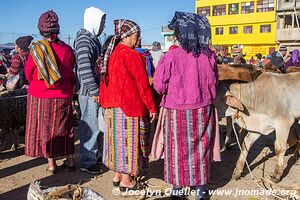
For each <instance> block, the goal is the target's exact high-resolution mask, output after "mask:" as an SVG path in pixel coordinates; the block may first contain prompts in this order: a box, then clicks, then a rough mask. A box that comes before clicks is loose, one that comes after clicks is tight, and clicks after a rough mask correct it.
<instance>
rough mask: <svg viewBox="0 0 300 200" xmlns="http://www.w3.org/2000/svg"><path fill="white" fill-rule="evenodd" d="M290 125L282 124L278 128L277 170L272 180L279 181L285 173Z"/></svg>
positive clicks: (276, 143)
mask: <svg viewBox="0 0 300 200" xmlns="http://www.w3.org/2000/svg"><path fill="white" fill-rule="evenodd" d="M289 130H290V126H281V127H278V128H277V129H276V140H275V144H274V146H275V153H276V156H277V158H278V161H277V164H276V166H275V171H274V174H273V176H272V181H273V182H275V183H278V182H279V181H280V178H281V176H282V173H283V165H284V162H283V161H284V154H285V152H286V148H287V140H288V135H289Z"/></svg>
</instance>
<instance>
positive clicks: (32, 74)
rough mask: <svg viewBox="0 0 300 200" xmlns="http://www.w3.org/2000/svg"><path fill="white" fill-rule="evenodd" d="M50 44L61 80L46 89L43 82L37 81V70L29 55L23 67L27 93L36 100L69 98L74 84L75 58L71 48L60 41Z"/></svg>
mask: <svg viewBox="0 0 300 200" xmlns="http://www.w3.org/2000/svg"><path fill="white" fill-rule="evenodd" d="M50 44H51V47H52V49H53V52H54V55H55V58H56V62H57V65H58V70H59V72H60V75H61V78H60V79H59V80H58V81H57V82H56V83H54V84H53V85H51V86H50V87H49V88H48V87H47V85H46V83H45V82H44V80H39V79H38V68H37V66H36V64H35V63H34V61H33V58H32V55H31V54H30V55H29V58H28V61H27V64H26V67H25V75H26V78H27V80H28V81H29V88H28V93H29V94H30V95H32V96H34V97H37V98H71V97H72V95H73V86H74V83H75V76H74V72H73V68H74V63H75V57H74V54H73V51H72V48H71V47H70V46H69V45H67V44H65V43H64V42H62V41H61V42H60V43H58V44H57V43H50Z"/></svg>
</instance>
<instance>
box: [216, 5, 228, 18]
mask: <svg viewBox="0 0 300 200" xmlns="http://www.w3.org/2000/svg"><path fill="white" fill-rule="evenodd" d="M221 15H226V4H224V5H218V6H213V16H221Z"/></svg>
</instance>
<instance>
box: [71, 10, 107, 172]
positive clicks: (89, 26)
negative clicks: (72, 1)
mask: <svg viewBox="0 0 300 200" xmlns="http://www.w3.org/2000/svg"><path fill="white" fill-rule="evenodd" d="M105 20H106V14H105V13H104V12H103V11H102V10H100V9H99V8H95V7H89V8H87V9H86V10H85V13H84V28H82V29H80V30H79V31H78V33H77V36H76V39H75V42H74V48H75V54H76V63H77V68H76V74H77V86H78V87H77V93H78V99H79V104H80V111H81V119H80V123H79V135H80V170H81V171H84V172H88V173H91V174H99V173H101V171H103V170H101V168H100V167H99V165H97V161H98V159H99V158H100V152H101V148H102V142H103V141H100V143H99V139H98V138H99V137H100V132H101V131H102V132H103V130H100V127H99V124H102V123H103V122H102V121H98V113H99V117H101V116H102V115H101V113H102V109H101V107H100V106H99V84H100V73H99V70H98V67H97V65H96V60H97V58H98V56H99V55H100V50H101V49H100V48H101V45H100V42H99V40H98V36H100V35H101V33H102V32H103V30H104V27H105ZM101 120H102V118H101Z"/></svg>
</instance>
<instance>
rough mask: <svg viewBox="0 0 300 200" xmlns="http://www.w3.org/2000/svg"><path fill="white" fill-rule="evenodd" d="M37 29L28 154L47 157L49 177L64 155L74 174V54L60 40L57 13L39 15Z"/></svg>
mask: <svg viewBox="0 0 300 200" xmlns="http://www.w3.org/2000/svg"><path fill="white" fill-rule="evenodd" d="M38 28H39V31H40V33H41V35H42V36H43V39H42V40H39V41H36V42H34V43H33V44H32V46H31V48H30V55H29V58H28V61H27V64H26V67H25V75H26V78H27V80H28V81H29V88H28V97H27V120H26V135H25V155H27V156H30V157H44V158H47V160H48V167H47V169H46V171H47V172H48V173H50V174H55V173H56V171H57V170H56V169H57V165H56V158H57V157H61V156H65V157H67V159H66V160H65V161H64V163H63V165H62V167H63V168H65V169H66V170H68V171H74V170H75V163H74V158H73V153H74V130H73V116H72V114H73V112H72V104H71V98H72V95H73V86H74V82H75V81H74V73H73V66H74V62H75V58H74V54H73V51H72V48H71V47H70V46H69V45H67V44H65V43H64V42H63V41H61V40H60V39H59V38H58V34H59V24H58V17H57V15H56V13H55V12H54V11H52V10H50V11H47V12H45V13H43V14H42V15H41V16H40V18H39V23H38Z"/></svg>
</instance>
